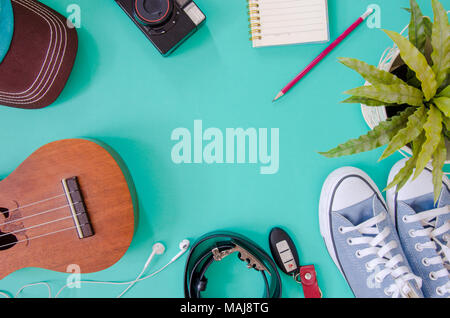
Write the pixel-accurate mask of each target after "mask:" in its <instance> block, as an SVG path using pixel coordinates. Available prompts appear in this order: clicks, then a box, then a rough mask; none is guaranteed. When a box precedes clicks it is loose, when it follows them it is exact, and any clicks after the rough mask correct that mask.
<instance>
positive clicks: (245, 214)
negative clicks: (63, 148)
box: [0, 0, 431, 297]
mask: <svg viewBox="0 0 450 318" xmlns="http://www.w3.org/2000/svg"><path fill="white" fill-rule="evenodd" d="M42 2H44V3H45V4H47V5H50V6H51V7H53V8H54V9H56V10H57V11H59V12H61V13H63V14H65V15H67V13H66V8H67V6H68V5H69V4H73V3H75V4H78V5H79V6H80V7H81V19H82V20H81V28H80V29H79V30H78V33H79V52H78V57H77V60H76V63H75V67H74V70H73V73H72V75H71V77H70V79H69V81H68V83H67V86H66V88H65V89H64V91H63V93H62V95H61V96H60V98H59V99H58V100H57V101H56V102H55V103H54V104H53V105H52V106H50V107H48V108H45V109H42V110H33V111H27V110H19V109H13V108H7V107H0V118H1V129H0V134H1V139H0V147H1V149H2V154H1V155H0V176H3V177H5V176H7V175H8V174H9V173H11V171H13V170H14V169H15V168H16V167H17V166H18V165H19V164H20V163H21V162H22V161H23V160H25V159H26V158H27V157H28V156H29V155H30V154H31V153H32V152H33V151H34V150H36V149H37V148H39V147H40V146H42V145H44V144H46V143H49V142H51V141H54V140H59V139H64V138H73V137H81V138H83V137H87V138H95V139H98V140H101V141H103V142H105V143H107V144H109V145H110V146H111V147H113V148H114V149H115V150H116V151H117V152H118V153H119V154H120V155H121V156H122V158H123V159H124V161H125V162H126V163H127V166H128V168H129V170H130V172H131V175H132V177H133V179H134V182H135V186H136V189H137V193H138V196H139V215H140V217H139V223H138V226H137V230H136V233H135V237H134V240H133V243H132V245H131V247H130V249H129V250H128V252H127V253H126V255H125V256H124V257H123V258H122V259H121V260H120V261H119V262H118V263H117V264H116V265H114V266H113V267H111V268H109V269H107V270H104V271H102V272H99V273H95V274H89V275H82V278H83V279H96V280H110V281H127V280H132V279H134V278H135V277H136V275H137V274H138V273H139V272H140V271H141V269H142V266H143V265H144V263H145V261H146V259H147V257H148V255H149V254H150V252H151V249H152V245H153V243H155V242H157V241H161V242H164V244H165V245H166V247H167V250H166V253H165V254H164V255H163V256H160V257H157V258H155V260H154V262H153V263H152V264H151V266H150V269H149V273H150V272H151V271H152V270H156V269H157V268H159V267H160V266H162V265H164V264H166V263H167V262H168V261H169V260H170V259H171V258H172V257H173V256H174V255H175V254H176V253H178V251H179V248H178V243H179V242H180V241H181V240H182V239H184V238H189V239H191V240H192V241H194V240H195V239H196V238H198V237H199V236H201V235H203V234H205V233H207V232H210V231H215V230H219V229H226V230H232V231H237V232H239V233H241V234H244V235H247V236H249V237H250V238H251V239H253V240H254V241H256V242H258V243H259V244H260V245H261V246H262V247H264V248H265V249H266V250H267V251H269V247H268V235H269V232H270V229H271V228H272V227H274V226H282V227H284V228H285V229H287V230H288V231H289V233H290V234H291V235H292V237H293V238H294V240H295V242H296V243H297V246H298V249H299V252H300V258H301V263H302V264H311V263H313V264H315V265H316V267H317V271H318V280H319V284H320V286H321V288H322V291H323V293H324V296H325V297H352V296H353V294H352V292H351V290H350V288H349V287H348V285H347V283H346V282H345V280H344V279H343V277H342V276H341V274H340V272H339V271H338V269H337V268H336V266H335V265H334V263H333V262H332V260H331V258H330V257H329V256H328V253H327V250H326V247H325V245H324V243H323V240H322V238H321V236H320V232H319V222H318V216H317V215H318V203H319V196H320V191H321V187H322V183H323V181H324V180H325V178H326V177H327V175H328V174H329V173H330V172H331V171H333V170H334V169H336V168H339V167H341V166H344V165H352V166H356V167H358V168H361V169H363V170H364V171H366V172H367V173H368V174H369V175H370V176H371V177H372V178H373V179H374V180H375V182H376V183H377V184H378V186H379V187H380V188H381V189H383V188H384V187H385V185H386V180H387V176H388V173H389V170H390V168H391V166H392V165H393V164H394V163H395V162H396V161H397V160H399V159H400V158H401V156H400V155H399V154H396V155H394V156H392V157H391V158H388V159H387V160H384V161H382V162H380V163H378V162H377V160H378V157H379V156H380V155H381V151H382V150H381V149H379V150H375V151H372V152H369V153H365V154H361V155H356V156H352V157H346V158H340V159H326V158H324V157H322V156H320V155H319V154H318V153H317V151H324V150H328V149H329V148H331V147H333V146H335V145H337V144H338V143H340V142H343V141H346V140H347V139H349V138H351V137H357V136H359V135H360V134H363V133H365V132H366V131H367V130H368V127H367V126H366V124H365V122H364V120H363V117H362V115H361V110H360V107H359V106H358V105H346V104H340V101H341V100H343V99H344V98H345V96H344V95H343V94H342V92H343V91H345V90H347V89H350V88H353V87H356V86H360V85H362V83H363V80H362V79H361V78H360V77H359V76H358V74H356V73H354V72H352V71H351V70H349V69H346V68H345V67H344V66H342V65H340V64H339V63H338V62H337V60H336V58H337V57H339V56H349V57H355V58H359V59H362V60H364V61H367V62H369V63H371V64H377V63H378V60H379V58H380V55H381V54H382V52H383V51H384V50H385V48H386V47H388V46H390V45H391V41H390V40H389V39H388V37H387V36H386V35H385V34H384V33H383V32H382V31H381V30H378V29H370V28H368V27H367V26H366V25H365V24H363V25H362V26H361V27H360V28H359V29H358V30H357V31H356V32H354V33H353V34H352V35H351V36H350V37H349V38H348V39H347V40H345V41H344V42H343V43H342V44H341V46H339V47H338V48H337V49H336V50H335V51H334V52H333V53H332V54H330V56H328V58H326V60H324V61H323V62H322V63H321V64H320V66H319V67H317V68H315V69H314V70H313V72H312V73H310V74H309V75H308V76H307V77H306V78H305V79H304V80H303V81H302V82H301V83H300V84H299V85H298V86H296V87H295V89H294V90H292V91H291V92H290V93H289V94H288V95H286V96H285V97H284V98H283V99H282V100H281V101H280V102H278V103H276V104H273V103H272V99H273V97H274V95H275V94H276V93H277V92H278V91H279V90H280V89H281V88H282V87H283V86H284V85H285V84H286V83H287V81H289V80H290V79H291V78H292V77H293V76H295V75H296V74H297V73H298V72H299V71H300V70H301V69H302V68H303V67H304V66H306V65H307V64H308V63H309V62H310V61H311V60H312V59H313V58H314V57H315V56H316V55H317V54H318V53H320V52H321V51H322V50H323V49H324V48H325V47H326V45H327V44H323V43H322V44H306V45H296V46H289V47H272V48H262V49H253V48H252V47H251V43H250V42H249V40H248V38H249V34H248V16H247V11H246V2H245V1H243V0H228V1H219V0H196V3H197V4H198V5H199V7H200V8H201V9H202V10H203V11H204V12H205V14H206V15H207V22H206V24H205V25H204V26H203V27H202V28H201V29H200V30H199V31H198V32H197V33H196V34H194V35H193V36H192V38H190V39H188V40H187V42H185V43H184V44H183V45H182V46H181V47H180V48H179V49H178V50H177V51H176V52H175V53H174V54H172V55H171V56H170V57H168V58H163V57H162V56H160V54H159V53H158V52H157V51H156V49H154V48H153V46H152V44H151V43H150V42H149V41H147V39H146V38H145V37H144V35H143V34H141V32H140V31H139V30H138V29H137V28H136V26H135V25H134V24H133V23H132V22H131V20H130V19H129V18H128V17H127V16H126V15H125V13H124V12H123V11H122V10H121V9H120V8H119V7H118V6H117V5H116V3H115V2H114V1H113V0H95V1H92V0H44V1H42ZM419 3H420V4H421V6H422V9H423V11H424V13H425V14H427V15H431V6H430V2H429V1H419ZM370 4H378V5H379V6H380V7H381V10H382V11H381V18H382V22H381V26H382V28H386V29H390V30H396V31H400V30H402V29H403V27H404V26H405V25H406V24H407V23H408V21H409V15H408V13H407V12H406V11H404V10H402V9H401V8H402V7H407V6H408V4H409V1H407V0H401V1H400V0H396V1H392V0H378V1H369V0H358V1H355V0H329V16H330V33H331V38H332V39H335V38H336V37H337V36H338V35H339V34H340V33H342V32H343V31H344V30H345V29H346V28H347V27H348V26H349V25H350V24H351V23H353V22H354V21H355V19H356V18H357V17H358V16H359V15H361V14H362V13H363V12H364V11H365V9H366V7H367V6H368V5H370ZM195 119H201V120H202V121H203V126H204V129H206V128H207V127H217V128H220V129H222V130H223V131H225V129H226V128H237V127H242V128H249V127H255V128H269V129H270V128H279V129H280V169H279V172H278V173H277V174H275V175H261V174H260V173H259V165H252V164H239V165H238V164H213V165H207V164H196V165H194V164H190V165H175V164H174V163H173V162H172V160H171V149H172V147H173V145H174V144H175V142H174V141H171V139H170V136H171V133H172V131H173V130H174V129H175V128H177V127H186V128H188V129H190V130H191V132H192V130H193V123H194V120H195ZM49 248H50V249H51V246H50V247H49ZM68 248H70V247H68ZM185 260H186V256H183V258H181V259H180V260H178V261H177V262H176V263H175V264H173V265H171V266H170V267H168V268H167V270H165V271H163V272H162V273H160V274H159V275H158V276H156V277H154V278H151V279H148V280H146V281H144V282H141V283H139V284H137V285H136V286H135V287H134V288H133V289H132V290H131V291H129V292H128V293H127V294H126V296H127V297H182V296H183V269H184V263H185ZM214 268H215V270H212V271H211V272H210V273H209V275H208V278H209V281H210V286H209V289H208V291H207V294H208V296H218V297H221V296H227V297H232V296H236V297H246V296H248V297H259V296H262V287H263V286H262V284H263V283H262V280H261V279H260V277H259V275H258V276H257V273H251V272H250V274H249V272H248V271H247V270H246V269H245V266H244V265H243V264H242V263H240V262H239V261H238V260H237V258H235V257H233V258H228V259H226V260H225V261H224V262H223V263H219V264H214ZM255 274H256V275H255ZM66 277H67V274H63V273H55V272H51V271H47V270H43V269H36V268H27V269H22V270H19V271H17V272H15V273H13V274H11V275H9V276H8V277H6V278H4V279H3V280H2V281H1V282H0V289H1V290H6V291H9V292H10V293H15V292H16V291H17V290H18V289H19V288H20V287H21V286H22V285H24V284H27V283H33V282H39V281H47V282H49V283H50V284H51V286H52V289H53V292H55V291H57V290H58V289H59V288H60V287H61V286H63V285H64V284H65V281H66ZM282 278H283V296H284V297H302V296H303V294H302V291H301V287H300V285H298V284H296V283H295V282H294V281H293V280H292V279H291V278H289V277H287V276H284V275H283V276H282ZM121 291H122V287H117V286H103V285H100V286H88V285H86V286H83V287H82V288H81V289H70V290H69V289H68V290H65V291H64V292H63V294H62V295H61V296H63V297H115V296H117V295H118V294H119V293H120V292H121ZM46 295H47V291H46V289H45V287H42V286H41V287H39V286H37V287H32V288H30V289H27V290H25V291H24V292H23V293H22V294H21V295H20V296H22V297H24V296H26V297H45V296H46Z"/></svg>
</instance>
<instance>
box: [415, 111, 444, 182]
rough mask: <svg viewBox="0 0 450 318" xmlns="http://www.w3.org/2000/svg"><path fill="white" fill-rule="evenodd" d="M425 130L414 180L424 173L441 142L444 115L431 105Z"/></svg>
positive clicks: (424, 126)
mask: <svg viewBox="0 0 450 318" xmlns="http://www.w3.org/2000/svg"><path fill="white" fill-rule="evenodd" d="M423 129H424V130H425V136H426V140H425V143H424V144H423V146H422V149H421V150H420V153H419V157H418V158H417V164H416V171H415V173H414V179H416V178H417V177H418V176H419V175H420V174H421V173H422V171H423V169H424V168H425V166H426V165H427V164H428V162H429V161H430V160H431V157H432V156H433V153H434V151H435V150H436V148H437V146H438V144H439V142H440V140H441V133H442V113H441V112H440V111H439V110H438V109H437V108H436V107H434V106H433V105H430V109H429V110H428V118H427V121H426V123H425V125H423Z"/></svg>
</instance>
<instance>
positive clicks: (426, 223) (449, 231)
mask: <svg viewBox="0 0 450 318" xmlns="http://www.w3.org/2000/svg"><path fill="white" fill-rule="evenodd" d="M449 213H450V205H447V206H445V207H442V208H437V209H431V210H427V211H423V212H419V213H416V214H414V215H405V216H404V217H403V222H405V223H414V222H420V224H421V225H422V226H423V230H417V231H411V232H410V236H412V237H429V238H430V241H429V242H426V243H423V244H421V243H417V244H416V249H417V250H418V251H421V250H423V249H427V248H429V249H434V250H436V252H437V256H435V257H431V258H424V259H423V260H422V262H423V263H424V265H426V266H428V265H437V264H442V265H443V268H442V269H441V270H439V271H435V272H431V273H430V278H431V279H433V280H436V279H438V278H441V277H450V274H449V271H450V221H448V220H447V221H446V222H444V224H442V225H441V226H439V227H436V222H437V218H438V217H439V216H443V215H446V214H449ZM439 237H440V238H439ZM436 292H437V293H438V294H439V295H445V294H450V281H449V282H447V283H446V284H445V285H443V286H439V287H438V288H437V289H436Z"/></svg>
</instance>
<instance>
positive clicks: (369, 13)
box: [273, 9, 373, 101]
mask: <svg viewBox="0 0 450 318" xmlns="http://www.w3.org/2000/svg"><path fill="white" fill-rule="evenodd" d="M372 13H373V9H368V10H367V11H366V12H365V13H364V14H363V15H362V16H360V17H359V18H358V20H356V21H355V22H354V23H353V24H352V25H351V26H350V27H349V28H348V29H347V30H345V32H344V33H342V34H341V35H340V36H339V37H338V38H337V39H336V40H334V42H333V43H331V44H330V45H329V46H328V47H327V48H326V49H325V50H324V51H323V52H322V53H320V54H319V56H318V57H316V58H315V59H314V61H312V62H311V64H309V65H308V66H307V67H306V68H305V69H304V70H303V71H302V72H301V73H300V74H298V75H297V76H296V77H295V78H294V79H293V80H292V81H291V82H290V83H289V84H287V85H286V86H285V87H284V88H283V89H282V90H281V91H280V92H279V93H278V95H277V96H276V97H275V98H274V100H273V101H276V100H277V99H279V98H281V97H282V96H283V95H284V94H286V93H287V92H288V91H289V90H290V89H291V88H292V87H294V85H295V84H297V83H298V82H299V81H300V80H301V79H302V78H303V77H305V75H306V74H308V73H309V71H311V70H312V69H313V68H314V67H315V66H316V65H317V64H319V62H320V61H322V60H323V59H324V58H325V57H326V56H327V55H328V54H329V53H330V52H331V51H333V49H334V48H335V47H336V46H338V45H339V43H341V42H342V41H343V40H344V39H345V38H346V37H347V36H349V35H350V33H352V32H353V31H354V30H355V29H356V28H357V27H358V26H359V25H360V24H361V23H362V22H363V21H364V20H365V19H367V17H368V16H370V15H371V14H372Z"/></svg>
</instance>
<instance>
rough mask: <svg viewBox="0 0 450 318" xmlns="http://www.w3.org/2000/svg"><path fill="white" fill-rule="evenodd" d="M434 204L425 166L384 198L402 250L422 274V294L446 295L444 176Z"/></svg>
mask: <svg viewBox="0 0 450 318" xmlns="http://www.w3.org/2000/svg"><path fill="white" fill-rule="evenodd" d="M405 162H406V159H405V160H401V161H400V162H398V163H397V164H395V165H394V167H393V168H392V170H391V173H390V174H389V180H388V181H389V183H390V182H391V180H393V178H394V176H395V175H396V174H397V173H398V172H399V171H400V169H401V168H402V167H403V166H404V165H405ZM442 183H443V188H442V190H441V194H440V196H439V199H438V201H437V202H436V204H435V203H434V194H433V182H432V173H431V170H430V169H427V168H426V169H425V170H424V171H423V172H422V173H421V174H420V175H419V177H417V179H415V180H414V181H411V180H409V181H408V183H406V185H405V186H404V187H403V188H401V189H400V191H399V192H398V193H396V189H395V188H392V189H389V190H388V191H387V193H386V199H387V202H388V206H389V211H390V214H391V216H392V220H393V221H394V223H395V226H396V229H397V232H398V235H399V237H400V241H401V244H402V247H403V250H404V252H405V254H406V257H407V258H408V261H409V264H410V265H411V268H412V270H413V272H414V273H416V274H417V275H419V276H420V277H422V280H423V287H422V292H423V294H424V296H425V297H433V298H440V297H450V276H449V270H450V264H449V258H450V249H449V247H450V243H449V242H450V209H449V208H450V191H449V189H450V183H449V180H448V178H447V177H446V176H444V178H443V180H442Z"/></svg>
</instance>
